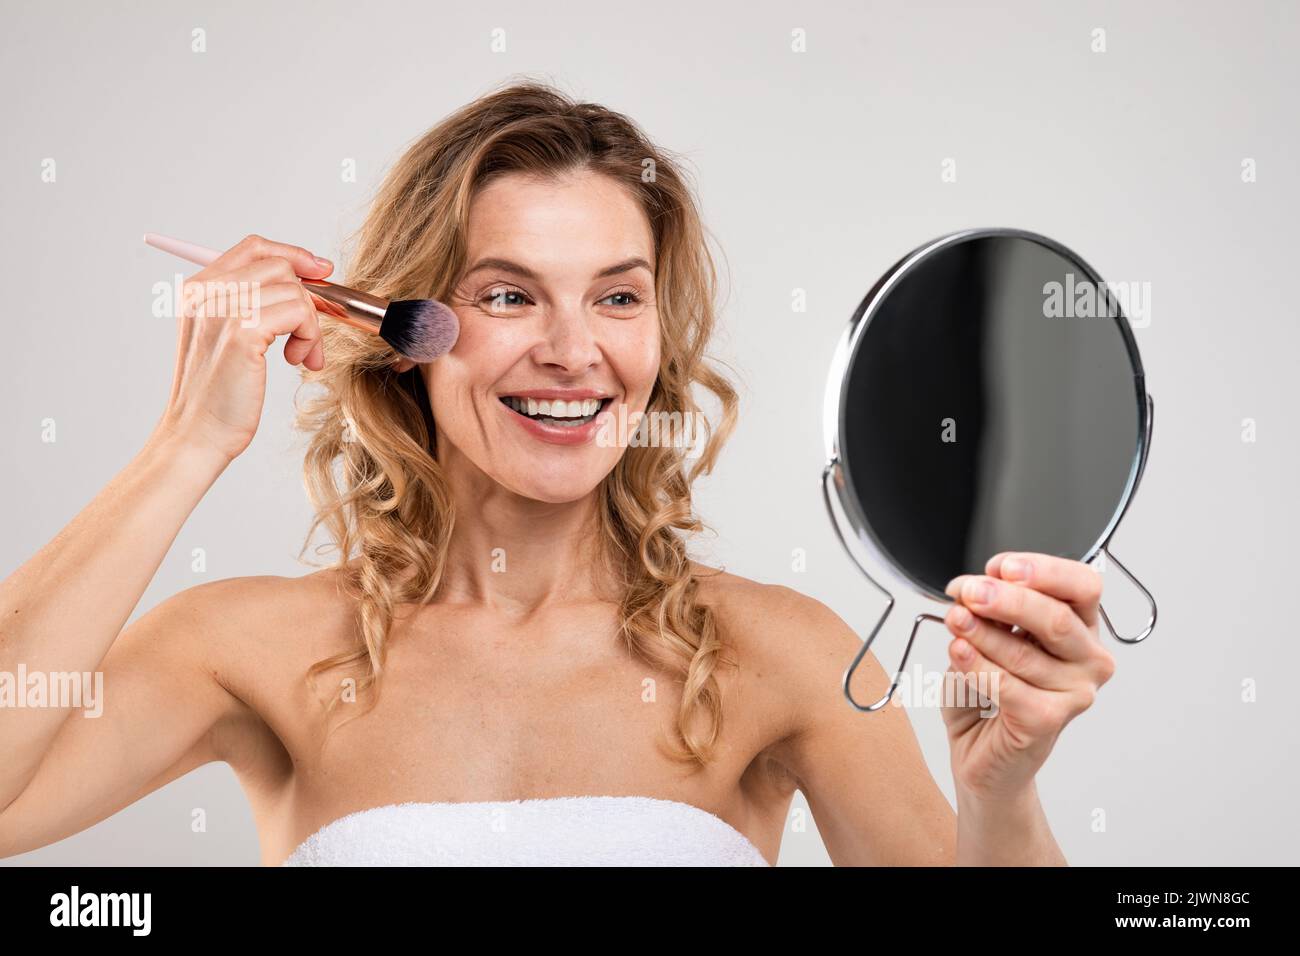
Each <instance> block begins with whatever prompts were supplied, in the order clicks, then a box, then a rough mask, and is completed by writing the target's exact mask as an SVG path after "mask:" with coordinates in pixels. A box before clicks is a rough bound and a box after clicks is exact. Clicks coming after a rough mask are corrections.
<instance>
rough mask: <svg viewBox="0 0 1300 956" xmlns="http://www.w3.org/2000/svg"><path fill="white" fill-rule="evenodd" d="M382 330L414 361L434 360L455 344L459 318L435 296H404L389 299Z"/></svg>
mask: <svg viewBox="0 0 1300 956" xmlns="http://www.w3.org/2000/svg"><path fill="white" fill-rule="evenodd" d="M379 334H380V335H381V336H382V337H383V339H384V341H385V342H387V343H388V344H389V345H391V346H392V347H393V348H394V349H396V350H397V351H398V353H400V354H401V355H403V356H405V357H406V358H409V359H410V360H411V361H413V362H432V361H433V360H434V359H436V358H438V357H439V356H442V355H446V354H447V353H448V352H450V351H451V348H452V346H453V345H455V344H456V339H457V337H459V335H460V320H459V319H457V318H456V313H455V312H453V311H452V310H451V309H450V308H448V307H447V306H445V305H443V304H442V303H441V302H438V301H437V300H435V299H402V300H399V301H397V302H390V303H388V310H387V311H386V312H384V321H383V324H382V325H380V327H379Z"/></svg>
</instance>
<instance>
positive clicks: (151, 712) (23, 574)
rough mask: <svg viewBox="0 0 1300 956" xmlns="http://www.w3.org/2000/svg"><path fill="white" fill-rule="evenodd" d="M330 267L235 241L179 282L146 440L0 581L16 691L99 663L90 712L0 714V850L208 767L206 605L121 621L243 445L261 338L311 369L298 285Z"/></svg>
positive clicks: (0, 639)
mask: <svg viewBox="0 0 1300 956" xmlns="http://www.w3.org/2000/svg"><path fill="white" fill-rule="evenodd" d="M332 268H333V267H332V266H331V265H330V264H329V263H328V262H326V261H324V260H317V259H315V258H314V257H313V256H312V255H311V254H310V253H309V252H307V251H306V250H304V249H300V248H298V247H296V246H288V245H283V244H280V243H273V242H270V241H269V240H265V239H262V238H260V237H257V236H250V237H248V238H247V239H245V240H244V241H242V242H241V243H239V244H238V245H237V246H234V247H233V248H231V249H230V250H228V251H227V252H226V253H224V254H223V255H222V256H221V258H219V259H217V260H216V261H215V262H213V263H212V264H211V265H209V266H208V267H206V268H205V269H203V270H201V271H200V272H199V273H197V274H196V275H194V276H193V277H191V279H189V280H188V281H187V282H186V294H187V296H188V295H190V294H195V296H194V306H195V307H194V308H187V309H186V310H185V314H183V315H182V316H180V317H178V322H177V329H178V344H177V361H176V369H175V375H174V379H173V385H172V391H171V397H170V399H169V401H168V406H167V409H166V411H165V412H164V414H163V416H162V417H161V419H160V420H159V422H158V425H157V427H156V428H155V430H154V432H153V434H152V435H151V436H150V438H149V440H148V441H147V442H146V444H145V446H144V448H143V449H142V450H141V451H140V452H139V454H137V455H136V456H135V458H134V459H132V461H131V462H130V463H129V464H128V465H127V466H126V467H125V468H124V469H123V470H122V471H121V472H120V473H119V474H118V475H117V476H116V477H114V478H113V480H112V481H111V482H109V484H108V485H107V486H106V487H105V488H104V489H103V490H102V491H101V492H100V493H99V494H98V495H97V496H96V497H95V499H94V500H93V501H91V502H90V504H89V505H87V506H86V507H85V509H83V510H82V511H81V512H80V513H79V514H78V515H77V516H76V517H75V518H74V519H73V520H72V521H71V522H70V523H69V524H68V525H67V526H66V527H65V528H64V529H63V530H62V531H60V532H59V534H58V535H56V536H55V538H54V539H53V540H52V541H50V542H49V543H48V544H47V545H45V547H43V548H42V549H41V550H40V551H39V552H37V554H36V555H35V556H34V557H32V558H31V560H29V561H28V562H27V563H26V564H24V565H22V566H21V567H19V568H18V569H17V570H16V571H14V572H13V574H11V575H10V576H9V577H8V578H6V579H5V580H4V581H3V583H0V673H7V674H8V675H12V677H11V679H12V680H14V681H15V682H16V681H17V675H18V674H19V673H20V668H21V669H22V671H23V672H25V674H26V675H28V681H29V682H30V681H31V680H32V678H33V676H35V678H36V680H37V681H44V682H45V683H47V684H48V685H50V686H55V685H57V682H58V680H59V675H66V674H73V675H78V674H82V673H93V672H95V671H99V670H100V669H101V665H102V673H103V693H104V698H105V699H104V700H103V701H102V702H100V703H101V704H102V714H101V715H100V716H97V717H89V716H85V717H83V716H77V717H74V718H72V719H69V717H70V715H72V714H73V713H75V712H76V711H77V710H81V709H84V708H74V707H73V706H62V707H59V706H53V704H54V703H57V701H48V700H47V701H46V702H45V703H44V705H42V706H24V707H3V708H0V754H4V760H0V856H3V855H9V854H11V853H13V852H21V850H23V849H29V848H31V843H32V840H33V838H34V837H36V835H37V834H36V831H39V832H40V833H43V834H47V835H48V834H57V835H56V836H54V838H55V839H57V838H58V836H62V835H67V833H69V832H76V830H78V829H82V828H84V826H88V825H90V823H93V822H96V819H102V817H103V816H107V815H108V814H109V813H111V812H114V810H116V809H120V807H121V806H124V805H126V804H127V803H129V802H131V801H132V800H134V799H138V798H139V797H140V796H143V795H144V794H145V793H147V792H149V790H151V789H154V788H156V787H157V786H161V785H162V783H165V782H166V781H167V780H168V779H171V778H174V777H175V776H179V775H180V774H181V773H183V772H184V771H185V770H188V769H190V768H191V767H192V766H197V765H198V764H199V763H202V762H205V760H206V759H212V755H211V754H210V753H208V752H206V750H205V748H206V747H207V743H206V742H207V740H208V738H209V731H210V730H211V729H212V727H213V726H214V725H215V724H216V723H217V722H218V721H220V720H221V719H222V717H223V716H226V715H229V714H233V713H235V712H236V711H237V710H239V709H240V708H241V707H242V704H241V703H240V702H239V701H238V700H237V699H236V698H235V697H234V696H233V695H231V694H230V693H229V692H228V691H226V690H225V688H224V687H222V686H221V684H220V683H219V681H218V680H217V679H216V676H215V675H214V674H213V673H212V672H211V671H210V670H209V668H208V667H207V664H206V661H207V656H206V655H205V654H204V653H203V646H202V645H203V642H204V640H205V639H206V638H207V637H208V635H205V634H204V632H203V628H204V627H205V623H204V622H205V620H210V618H211V615H210V614H207V613H206V611H207V610H211V609H205V608H204V605H205V602H206V603H211V602H210V600H207V599H205V598H204V596H203V595H202V594H197V595H196V594H195V593H194V592H203V591H204V589H203V588H197V589H191V591H189V592H185V593H184V594H182V595H178V596H177V597H174V598H172V599H170V600H169V601H166V602H164V603H163V604H162V605H160V606H159V607H158V608H156V609H154V610H153V611H152V612H150V613H149V614H147V615H145V616H143V617H142V618H140V620H138V621H137V622H135V624H133V625H132V627H131V628H129V629H128V630H127V631H126V632H123V630H122V629H123V626H124V625H125V624H126V621H127V619H128V618H129V617H130V616H131V613H132V611H133V610H134V609H135V606H136V604H137V603H138V602H139V600H140V597H141V596H142V595H143V594H144V591H145V589H146V588H147V587H148V585H149V582H150V581H151V580H152V578H153V576H154V574H155V573H156V572H157V570H158V567H159V565H160V564H161V563H162V560H163V558H164V556H165V555H166V553H167V551H168V549H169V548H170V547H171V545H172V542H173V541H174V540H175V538H176V535H177V534H178V533H179V531H180V529H181V526H182V525H183V524H184V523H185V520H186V518H187V517H188V516H189V514H190V512H191V511H192V510H193V509H194V507H195V506H196V505H197V504H198V502H199V500H200V499H201V498H202V497H203V495H204V494H205V493H206V492H207V490H208V488H210V487H211V486H212V483H213V482H214V481H216V479H217V477H218V476H219V475H220V474H221V473H222V472H223V471H224V469H225V468H226V466H227V465H228V464H229V463H230V462H231V461H232V460H233V459H234V458H235V457H236V456H237V455H239V454H240V453H241V452H242V451H243V450H244V448H246V447H247V446H248V443H249V442H250V441H251V440H252V437H253V435H254V433H255V432H256V430H257V425H258V422H259V420H260V416H261V408H262V400H263V396H264V394H265V385H266V359H265V354H266V351H267V349H268V348H269V347H270V345H271V344H272V343H273V342H274V341H275V339H276V338H277V337H278V336H279V335H284V334H288V335H289V336H290V338H289V340H288V341H287V342H286V344H285V358H286V360H287V361H289V362H290V364H293V365H297V364H300V363H302V364H305V365H306V366H307V367H308V368H313V369H319V368H320V367H322V366H323V363H324V356H323V353H322V351H321V347H320V338H319V329H318V327H317V320H316V312H315V309H314V308H313V306H312V300H311V298H310V296H309V295H308V294H307V293H306V291H305V289H304V288H303V286H302V283H301V282H300V281H299V280H298V276H300V275H302V276H308V277H312V278H324V277H325V276H326V275H328V274H329V272H330V271H331V269H332ZM232 289H243V290H244V291H248V290H256V296H257V298H256V299H253V300H252V301H253V302H255V303H256V306H257V307H256V310H255V311H249V310H248V309H247V306H248V304H249V300H248V299H245V300H244V302H243V308H242V311H241V303H240V300H239V298H238V297H237V296H236V297H231V296H230V295H229V294H227V293H229V292H230V291H231V290H232ZM223 290H224V291H223ZM119 635H120V637H119ZM90 686H91V687H93V683H92V684H91V685H90ZM14 689H15V691H16V692H17V693H18V694H23V693H25V690H26V688H25V686H19V685H16V684H15V688H14ZM34 784H39V785H38V786H35V785H34ZM25 797H26V798H27V799H25ZM32 798H37V799H32ZM51 802H52V805H51ZM88 817H95V819H87V818H88ZM78 822H80V826H77V825H76V824H77V823H78ZM43 842H50V841H49V840H43V841H42V842H41V843H36V844H35V845H37V846H39V845H43Z"/></svg>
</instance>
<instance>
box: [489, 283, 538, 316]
mask: <svg viewBox="0 0 1300 956" xmlns="http://www.w3.org/2000/svg"><path fill="white" fill-rule="evenodd" d="M512 297H513V298H518V299H523V300H524V301H523V302H518V301H512ZM529 302H532V299H530V298H529V297H528V293H527V292H523V291H521V290H519V289H510V288H507V287H506V286H496V287H495V288H493V289H492V291H490V292H489V293H488V294H487V295H485V296H483V297H482V298H481V299H479V303H480V304H483V303H489V306H488V308H489V311H492V312H501V311H504V310H506V309H509V308H511V307H514V306H521V305H526V304H528V303H529Z"/></svg>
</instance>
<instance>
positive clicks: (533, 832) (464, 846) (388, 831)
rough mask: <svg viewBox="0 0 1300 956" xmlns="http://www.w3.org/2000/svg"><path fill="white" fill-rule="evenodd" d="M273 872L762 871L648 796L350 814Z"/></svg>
mask: <svg viewBox="0 0 1300 956" xmlns="http://www.w3.org/2000/svg"><path fill="white" fill-rule="evenodd" d="M282 865H283V866H768V865H769V864H768V862H767V860H766V859H765V858H764V857H763V855H762V853H760V852H759V851H758V848H757V847H755V846H754V845H753V844H752V843H750V842H749V840H748V839H746V838H745V836H744V835H743V834H741V833H740V832H739V831H737V830H736V829H734V828H733V827H732V826H731V825H730V824H728V823H726V822H725V821H723V820H722V819H720V818H719V817H716V816H714V815H713V814H712V813H709V812H708V811H707V810H702V809H700V808H699V807H696V806H693V805H691V804H688V803H681V802H679V801H676V800H660V799H658V798H656V797H607V796H599V797H541V798H537V799H529V800H510V801H505V800H502V801H489V802H475V803H397V804H390V805H387V806H382V807H375V808H373V809H370V810H361V811H358V812H357V813H350V814H348V815H347V816H345V817H341V818H340V819H338V820H335V821H334V822H333V823H330V824H328V825H326V826H324V827H322V828H321V829H320V830H318V831H317V832H316V833H314V834H312V835H311V836H310V837H308V838H307V839H306V840H305V841H304V842H303V843H302V844H301V845H300V846H299V847H298V848H297V849H296V850H294V851H293V853H292V854H291V855H290V856H289V858H288V859H287V860H285V861H284V863H283V864H282Z"/></svg>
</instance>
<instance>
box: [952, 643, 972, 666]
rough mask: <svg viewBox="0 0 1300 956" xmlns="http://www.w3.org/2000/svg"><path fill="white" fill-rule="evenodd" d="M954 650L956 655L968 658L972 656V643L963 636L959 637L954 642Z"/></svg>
mask: <svg viewBox="0 0 1300 956" xmlns="http://www.w3.org/2000/svg"><path fill="white" fill-rule="evenodd" d="M952 652H953V654H954V655H955V656H956V657H959V658H961V659H962V660H966V659H967V658H969V657H970V652H971V647H970V644H969V643H968V642H967V641H966V640H964V639H963V638H960V637H959V638H957V640H955V641H953V642H952Z"/></svg>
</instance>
